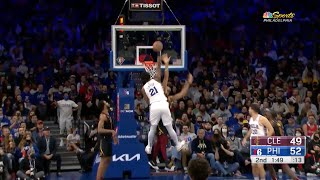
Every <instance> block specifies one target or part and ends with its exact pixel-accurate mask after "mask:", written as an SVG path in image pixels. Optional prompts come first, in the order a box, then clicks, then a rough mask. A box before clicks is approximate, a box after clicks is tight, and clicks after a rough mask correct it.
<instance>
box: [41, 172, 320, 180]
mask: <svg viewBox="0 0 320 180" xmlns="http://www.w3.org/2000/svg"><path fill="white" fill-rule="evenodd" d="M299 178H300V179H301V180H302V179H303V180H316V179H320V177H305V176H299ZM218 179H221V180H222V179H239V180H242V179H243V180H245V179H253V178H252V176H251V175H248V176H246V177H243V178H236V177H213V176H212V177H209V180H218ZM267 179H271V178H270V176H268V178H267ZM278 179H279V180H280V179H281V180H289V178H287V177H286V176H285V175H284V176H282V177H278ZM47 180H95V176H93V175H92V174H91V173H84V174H81V173H79V172H63V173H62V176H61V177H57V176H56V175H55V174H54V173H52V174H51V176H50V177H48V178H47ZM150 180H189V177H188V175H184V174H167V173H166V174H157V175H153V176H151V178H150Z"/></svg>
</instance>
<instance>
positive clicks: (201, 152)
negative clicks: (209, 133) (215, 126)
mask: <svg viewBox="0 0 320 180" xmlns="http://www.w3.org/2000/svg"><path fill="white" fill-rule="evenodd" d="M204 136H205V131H204V130H203V129H199V130H198V136H197V138H196V139H194V140H193V141H192V143H191V149H192V159H196V158H205V159H207V160H209V162H210V166H211V169H212V168H215V167H216V161H215V159H214V154H213V151H212V146H211V143H210V142H209V141H208V140H206V139H205V138H204Z"/></svg>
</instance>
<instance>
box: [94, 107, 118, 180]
mask: <svg viewBox="0 0 320 180" xmlns="http://www.w3.org/2000/svg"><path fill="white" fill-rule="evenodd" d="M109 109H110V105H109V104H108V103H107V102H106V101H100V102H99V110H100V111H101V113H100V116H99V123H98V136H99V141H100V157H101V160H100V164H99V167H98V172H97V177H96V180H102V179H103V178H104V174H105V172H106V171H107V169H108V166H109V164H110V162H111V156H112V141H113V142H114V143H115V144H117V143H118V141H117V138H116V136H117V134H116V131H115V130H114V129H113V124H112V120H111V117H110V115H109Z"/></svg>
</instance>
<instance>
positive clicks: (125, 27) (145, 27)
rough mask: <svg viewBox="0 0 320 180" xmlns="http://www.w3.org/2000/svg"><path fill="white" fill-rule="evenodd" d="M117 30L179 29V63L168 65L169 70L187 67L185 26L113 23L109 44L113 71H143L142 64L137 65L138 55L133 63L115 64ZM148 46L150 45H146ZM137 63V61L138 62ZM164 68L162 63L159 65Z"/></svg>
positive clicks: (185, 68) (183, 69)
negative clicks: (180, 62)
mask: <svg viewBox="0 0 320 180" xmlns="http://www.w3.org/2000/svg"><path fill="white" fill-rule="evenodd" d="M117 30H125V31H166V30H168V31H180V32H181V33H180V34H181V38H180V39H181V52H180V54H181V60H182V64H181V65H169V69H170V71H186V70H187V69H188V52H187V51H186V28H185V26H184V25H113V26H111V40H112V43H111V46H112V50H111V51H110V55H109V56H110V57H109V59H110V69H111V70H113V71H143V70H144V67H143V65H137V63H136V62H138V61H139V60H138V58H139V57H138V56H137V57H136V59H135V65H117V64H116V53H117V52H116V51H114V50H116V47H117V41H116V38H117ZM146 47H148V48H150V46H146ZM138 64H139V63H138ZM161 68H162V69H163V68H164V65H162V66H161Z"/></svg>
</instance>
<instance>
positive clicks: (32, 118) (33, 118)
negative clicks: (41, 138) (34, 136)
mask: <svg viewBox="0 0 320 180" xmlns="http://www.w3.org/2000/svg"><path fill="white" fill-rule="evenodd" d="M31 112H32V113H30V114H32V115H29V117H28V118H27V121H26V126H27V130H28V131H31V132H33V131H34V130H36V128H37V127H36V124H37V121H38V117H37V115H35V114H34V112H33V111H31Z"/></svg>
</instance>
